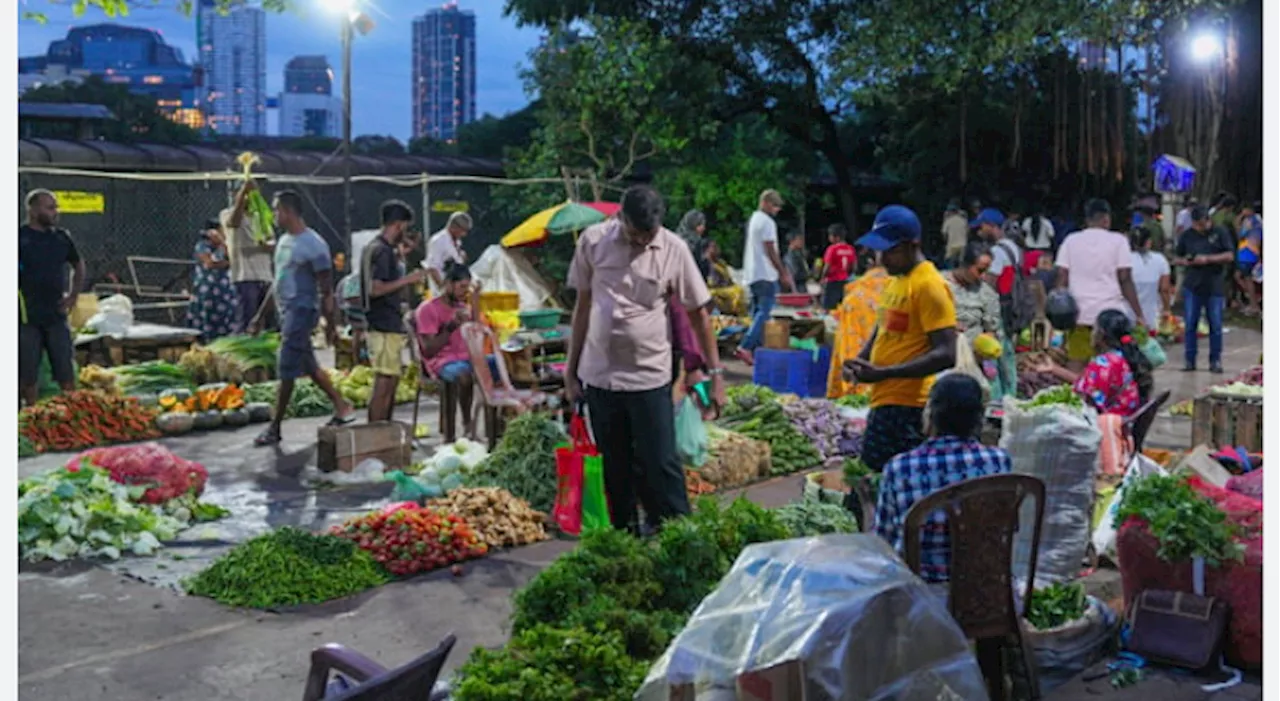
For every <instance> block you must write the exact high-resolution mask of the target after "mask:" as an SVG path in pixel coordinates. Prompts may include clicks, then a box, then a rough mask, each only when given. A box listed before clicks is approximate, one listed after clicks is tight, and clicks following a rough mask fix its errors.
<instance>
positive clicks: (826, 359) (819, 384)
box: [805, 346, 831, 398]
mask: <svg viewBox="0 0 1280 701" xmlns="http://www.w3.org/2000/svg"><path fill="white" fill-rule="evenodd" d="M830 372H831V348H830V347H829V346H822V347H821V348H819V349H818V359H817V360H813V356H812V355H810V356H809V394H807V395H805V396H809V397H817V398H821V397H826V396H827V375H828V374H829V373H830Z"/></svg>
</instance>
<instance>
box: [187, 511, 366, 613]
mask: <svg viewBox="0 0 1280 701" xmlns="http://www.w3.org/2000/svg"><path fill="white" fill-rule="evenodd" d="M389 581H391V576H390V575H388V574H387V573H386V571H385V570H383V569H382V568H381V567H380V566H379V565H378V563H377V562H375V561H374V559H373V556H372V555H370V554H369V553H367V552H365V551H364V550H361V549H360V548H359V546H357V545H356V544H355V543H353V542H351V541H349V540H345V539H343V538H339V537H337V536H332V535H316V534H313V533H307V532H306V531H303V530H299V529H297V528H292V527H285V528H281V529H278V530H275V531H272V532H270V533H265V534H263V535H260V536H258V537H256V538H253V539H251V540H247V541H245V542H244V543H241V544H240V545H237V546H236V547H235V548H234V549H233V550H232V551H231V552H229V553H227V554H226V555H223V556H222V557H220V558H218V560H217V561H215V562H214V563H213V564H212V565H210V566H209V568H208V569H206V570H204V571H202V572H200V573H199V574H197V575H196V576H194V577H192V578H190V579H188V580H187V581H185V582H184V583H183V586H184V588H185V589H186V590H187V592H188V593H190V594H194V595H196V596H205V597H208V598H210V599H213V600H214V601H217V602H219V603H222V604H226V605H227V606H245V607H249V608H259V609H267V608H278V607H284V606H297V605H300V604H318V603H321V602H323V601H329V600H332V599H340V598H342V597H344V596H350V595H352V594H356V593H359V592H362V591H364V590H366V589H370V588H373V587H376V586H379V585H381V584H385V583H387V582H389Z"/></svg>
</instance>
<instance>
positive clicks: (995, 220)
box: [969, 207, 1004, 229]
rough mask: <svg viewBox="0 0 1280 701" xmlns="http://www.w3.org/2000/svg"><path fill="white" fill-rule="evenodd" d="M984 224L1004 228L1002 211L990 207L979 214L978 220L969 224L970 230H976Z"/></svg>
mask: <svg viewBox="0 0 1280 701" xmlns="http://www.w3.org/2000/svg"><path fill="white" fill-rule="evenodd" d="M983 224H991V225H993V226H1004V215H1003V214H1001V213H1000V210H998V209H995V208H992V207H988V208H987V209H984V210H982V211H981V212H980V213H979V214H978V218H977V219H974V220H973V221H971V222H969V228H970V229H976V228H978V227H980V226H982V225H983Z"/></svg>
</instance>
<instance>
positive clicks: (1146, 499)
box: [1115, 475, 1244, 567]
mask: <svg viewBox="0 0 1280 701" xmlns="http://www.w3.org/2000/svg"><path fill="white" fill-rule="evenodd" d="M1130 518H1136V519H1139V520H1141V521H1144V522H1146V524H1147V529H1148V530H1149V531H1150V532H1151V535H1152V536H1154V537H1155V539H1156V541H1157V542H1158V543H1159V549H1158V550H1157V551H1156V555H1157V556H1158V557H1160V559H1162V560H1164V561H1166V562H1185V561H1187V560H1189V559H1191V558H1193V557H1203V558H1204V559H1205V562H1206V563H1208V564H1209V565H1210V566H1214V567H1216V566H1217V565H1218V564H1220V563H1221V562H1224V561H1227V560H1235V561H1239V560H1241V559H1243V557H1244V545H1243V544H1242V543H1240V541H1239V536H1240V535H1241V532H1240V528H1239V526H1237V525H1236V524H1233V523H1231V522H1230V521H1229V520H1228V519H1227V514H1226V513H1225V512H1223V511H1222V510H1221V509H1219V508H1218V506H1217V504H1214V503H1213V501H1212V500H1210V499H1209V498H1208V497H1205V496H1204V495H1202V494H1200V493H1198V492H1196V490H1195V489H1194V488H1192V486H1191V485H1190V484H1189V483H1188V482H1187V480H1186V478H1185V477H1183V476H1181V475H1152V476H1150V477H1146V478H1144V479H1141V480H1139V481H1137V482H1134V483H1133V484H1132V485H1130V486H1128V487H1126V488H1125V490H1124V496H1123V497H1122V498H1121V500H1120V504H1119V509H1118V510H1117V512H1116V516H1115V527H1116V528H1117V529H1119V528H1120V527H1121V526H1122V525H1123V524H1124V522H1125V521H1127V520H1129V519H1130Z"/></svg>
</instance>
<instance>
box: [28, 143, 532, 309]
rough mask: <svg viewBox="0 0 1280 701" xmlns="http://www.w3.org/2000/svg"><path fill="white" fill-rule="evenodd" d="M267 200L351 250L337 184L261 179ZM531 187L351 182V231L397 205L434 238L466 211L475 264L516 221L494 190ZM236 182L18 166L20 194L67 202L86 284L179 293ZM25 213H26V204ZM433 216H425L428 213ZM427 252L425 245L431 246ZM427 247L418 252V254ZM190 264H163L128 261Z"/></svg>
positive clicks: (462, 179)
mask: <svg viewBox="0 0 1280 701" xmlns="http://www.w3.org/2000/svg"><path fill="white" fill-rule="evenodd" d="M263 178H264V179H263V180H260V184H261V188H262V192H263V194H264V195H265V196H266V197H267V199H268V200H270V198H271V196H272V194H274V193H275V192H278V191H280V190H283V189H291V190H294V191H296V192H298V193H299V194H300V195H301V196H302V199H303V203H304V209H305V212H304V216H305V218H306V220H307V223H308V224H309V225H310V226H311V227H312V228H313V229H315V230H316V232H317V233H319V234H320V235H321V236H323V237H324V238H325V240H326V241H327V242H328V243H329V247H330V248H331V249H332V251H333V252H334V253H337V252H340V251H345V249H346V236H345V235H344V232H343V231H342V227H343V211H342V181H341V179H338V178H332V177H325V178H317V177H299V176H272V175H266V176H263ZM527 182H530V181H505V180H499V179H493V178H479V177H475V178H472V177H466V176H431V177H428V176H427V175H422V176H413V177H402V178H378V177H367V178H353V182H352V187H351V191H352V213H351V222H352V227H353V228H354V229H355V230H357V231H359V230H363V229H372V228H377V227H378V213H379V207H380V206H381V205H382V203H383V202H384V201H386V200H388V199H393V198H395V199H400V200H404V201H405V202H407V203H408V204H410V205H411V206H412V207H413V208H414V210H415V211H417V212H418V213H419V221H420V224H419V228H421V229H422V230H423V231H425V232H426V233H427V235H430V233H432V232H434V231H436V230H438V229H440V228H442V227H444V226H445V223H446V221H447V219H448V217H449V215H450V213H451V212H453V211H457V210H459V209H465V210H466V211H467V212H468V213H469V214H470V215H471V217H472V219H473V220H474V222H475V225H474V228H473V230H472V235H471V236H468V237H467V239H466V240H465V245H466V248H467V251H468V254H469V255H470V256H471V257H472V259H473V260H474V259H475V258H476V257H478V256H479V255H480V253H482V252H483V251H484V249H485V248H486V247H488V246H489V245H490V244H493V243H496V242H497V241H498V239H500V238H501V237H502V235H503V234H505V233H506V232H507V231H509V230H510V229H511V228H512V227H513V226H515V225H516V224H518V223H519V221H518V219H519V217H513V216H512V215H509V214H504V213H503V211H502V208H501V207H499V206H497V205H496V204H495V202H494V198H493V191H494V190H495V189H497V188H501V187H511V186H520V185H522V184H525V183H527ZM238 186H239V180H238V178H236V177H235V176H234V175H232V174H228V173H225V172H222V173H176V174H168V175H160V174H137V173H129V174H124V173H110V172H99V171H76V170H65V169H54V168H20V169H19V179H18V190H19V192H18V196H19V202H20V203H21V202H22V201H23V200H24V199H25V197H26V195H27V193H28V192H30V191H31V190H33V189H37V188H44V189H47V190H52V191H54V192H55V193H59V195H60V197H61V198H62V200H63V201H62V215H61V226H63V227H64V228H66V229H67V230H68V231H70V232H71V235H72V236H73V237H74V239H75V242H76V246H77V247H78V248H79V250H80V255H81V257H82V258H83V259H84V260H85V264H86V268H87V272H88V283H89V284H91V285H92V284H98V283H104V282H109V281H111V280H112V279H114V280H117V281H119V282H120V283H122V284H126V285H133V284H134V283H135V278H134V273H135V272H136V283H137V284H139V285H143V286H149V287H159V288H167V289H170V290H173V291H180V290H182V289H183V288H184V287H185V286H186V285H187V284H188V283H187V281H188V280H189V278H190V263H191V261H192V260H193V252H194V247H195V244H196V237H197V233H198V231H199V230H200V227H201V226H202V225H203V223H204V222H205V221H207V220H209V219H216V218H217V216H218V213H219V212H220V211H221V210H222V209H223V208H225V207H227V206H229V205H230V203H231V202H232V200H233V198H234V195H235V190H236V188H237V187H238ZM20 210H21V211H25V208H23V207H22V206H21V205H20ZM424 211H425V212H426V216H425V217H423V216H422V212H424ZM424 245H425V244H424ZM421 247H422V246H420V249H421ZM138 257H142V258H147V259H167V260H173V261H184V262H186V265H183V264H177V263H173V264H166V263H158V262H155V261H142V262H137V263H136V264H135V265H133V266H132V268H133V270H131V266H130V258H135V259H136V258H138Z"/></svg>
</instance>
